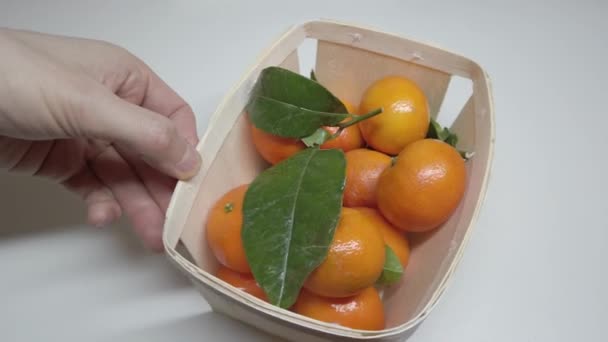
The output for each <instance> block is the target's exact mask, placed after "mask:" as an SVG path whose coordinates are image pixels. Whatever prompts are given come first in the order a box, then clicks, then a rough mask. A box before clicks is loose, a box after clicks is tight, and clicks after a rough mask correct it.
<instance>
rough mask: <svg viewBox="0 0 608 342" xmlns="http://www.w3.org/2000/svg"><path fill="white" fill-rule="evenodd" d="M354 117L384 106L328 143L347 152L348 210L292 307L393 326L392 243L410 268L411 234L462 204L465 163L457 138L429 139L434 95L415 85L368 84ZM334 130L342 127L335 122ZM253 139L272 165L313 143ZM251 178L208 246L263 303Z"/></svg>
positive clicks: (214, 226)
mask: <svg viewBox="0 0 608 342" xmlns="http://www.w3.org/2000/svg"><path fill="white" fill-rule="evenodd" d="M344 104H345V106H346V107H347V109H348V110H349V112H350V113H351V114H359V113H368V112H370V111H372V110H374V109H375V108H382V112H381V113H380V114H379V115H376V116H373V117H371V118H369V119H367V120H364V121H361V122H359V123H357V124H356V125H353V126H350V127H348V128H346V129H345V130H343V131H342V132H341V134H340V135H339V136H337V137H336V138H334V139H332V140H329V141H327V142H325V143H324V144H323V145H321V147H320V148H321V149H341V150H342V151H344V153H345V157H346V181H345V187H344V194H343V207H342V211H341V214H340V220H339V223H338V226H337V227H336V230H335V234H334V238H333V242H332V244H331V246H330V248H329V252H328V254H327V257H326V259H325V260H324V262H323V263H322V264H321V265H320V266H319V267H318V268H316V269H315V270H314V271H313V272H312V273H311V274H310V276H309V277H308V278H307V280H306V282H305V284H304V286H303V289H302V291H301V293H300V295H299V297H298V299H297V301H296V303H295V304H294V305H293V306H292V307H291V310H292V311H294V312H296V313H299V314H301V315H305V316H308V317H311V318H314V319H317V320H320V321H324V322H330V323H335V324H340V325H342V326H345V327H349V328H353V329H363V330H380V329H383V328H384V327H385V317H384V308H383V302H382V299H381V297H380V295H379V292H378V290H377V288H379V286H378V285H377V280H378V278H379V276H380V275H381V273H382V271H383V266H384V263H385V246H386V245H388V246H389V247H390V248H391V249H392V251H393V252H394V254H395V255H396V256H397V257H398V259H399V262H400V263H401V266H402V267H403V268H404V269H405V268H406V267H407V265H408V259H409V256H410V243H409V240H408V237H407V235H406V234H415V233H419V232H426V231H430V230H433V229H436V228H438V227H440V226H441V224H443V223H444V222H445V221H446V220H447V219H448V218H449V217H450V216H451V215H452V213H453V212H454V211H455V210H456V207H457V206H458V205H459V203H460V201H461V199H462V197H463V195H464V191H465V183H466V170H465V160H464V159H463V157H462V156H461V154H460V153H459V152H458V151H457V150H456V148H455V147H453V146H452V145H450V144H448V143H446V142H444V141H442V140H439V139H435V138H428V137H427V132H428V130H429V122H430V114H429V105H428V100H427V98H426V96H425V94H424V92H423V91H422V90H421V89H420V88H419V87H418V86H417V85H416V83H415V82H413V81H411V80H409V79H407V78H404V77H400V76H390V77H384V78H382V79H379V80H377V81H376V82H374V83H373V84H371V85H370V86H369V88H368V89H367V90H366V91H365V93H364V94H363V96H362V100H361V102H360V104H359V106H358V108H356V107H354V106H352V105H351V104H348V103H344ZM326 129H327V130H329V131H330V132H331V133H335V128H332V127H327V128H326ZM251 133H252V140H253V143H254V145H255V147H256V149H257V151H258V152H259V154H260V155H261V156H262V157H263V158H264V159H265V160H266V161H267V162H269V163H270V164H272V165H274V164H277V163H279V162H281V161H283V160H285V159H286V158H288V157H290V156H292V155H294V154H295V153H297V152H298V151H300V150H302V149H304V148H306V146H305V145H304V143H302V141H300V140H298V139H288V138H283V137H278V136H273V135H271V134H269V133H266V132H264V131H262V130H260V129H258V128H256V127H255V126H253V125H251ZM247 186H248V185H247V184H244V185H241V186H238V187H236V188H233V189H231V190H230V191H228V192H227V193H225V194H224V195H223V196H222V197H221V198H220V199H219V200H217V202H216V203H215V206H214V207H213V208H212V210H211V212H210V213H209V218H208V221H207V227H206V236H207V242H208V244H209V247H210V248H211V250H212V251H213V253H214V255H215V256H216V258H217V260H218V261H219V263H220V268H219V269H218V270H217V273H216V276H217V277H218V278H220V279H222V280H223V281H225V282H227V283H229V284H231V285H233V286H235V287H236V288H239V289H241V290H243V291H245V292H247V293H249V294H251V295H253V296H256V297H258V298H260V299H262V300H266V295H265V293H264V291H263V290H262V289H261V288H260V287H259V286H258V284H257V283H256V281H255V279H254V278H253V276H252V275H251V270H250V268H249V265H248V262H247V259H246V256H245V251H244V249H243V244H242V240H241V227H242V223H243V215H242V212H241V210H242V205H243V199H244V196H245V193H246V191H247Z"/></svg>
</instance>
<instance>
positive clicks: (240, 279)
mask: <svg viewBox="0 0 608 342" xmlns="http://www.w3.org/2000/svg"><path fill="white" fill-rule="evenodd" d="M215 276H216V277H218V278H220V279H221V280H223V281H225V282H227V283H228V284H230V285H232V286H234V287H236V288H237V289H239V290H241V291H244V292H247V293H249V294H250V295H252V296H255V297H258V298H259V299H261V300H264V301H268V297H267V296H266V293H265V292H264V290H262V288H261V287H260V285H258V283H257V282H256V281H255V279H254V278H253V276H252V275H251V274H243V273H239V272H235V271H233V270H231V269H229V268H228V267H225V266H220V267H219V268H218V270H217V272H216V274H215Z"/></svg>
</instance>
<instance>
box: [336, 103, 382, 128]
mask: <svg viewBox="0 0 608 342" xmlns="http://www.w3.org/2000/svg"><path fill="white" fill-rule="evenodd" d="M380 113H382V108H378V109H375V110H372V111H371V112H369V113H367V114H365V115H353V116H351V117H353V119H352V120H349V121H348V122H342V123H339V124H338V125H336V126H337V127H340V130H343V129H345V128H347V127H350V126H352V125H356V124H357V123H359V122H361V121H363V120H367V119H369V118H371V117H372V116H376V115H378V114H380Z"/></svg>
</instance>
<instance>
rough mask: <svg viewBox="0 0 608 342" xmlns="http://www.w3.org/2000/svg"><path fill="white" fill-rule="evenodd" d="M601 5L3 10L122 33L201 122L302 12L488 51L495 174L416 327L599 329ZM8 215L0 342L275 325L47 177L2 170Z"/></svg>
mask: <svg viewBox="0 0 608 342" xmlns="http://www.w3.org/2000/svg"><path fill="white" fill-rule="evenodd" d="M51 3H52V4H51ZM606 4H607V3H606V2H605V1H601V0H596V1H586V2H585V1H577V2H575V1H569V2H568V4H561V5H556V4H554V3H550V2H549V1H547V2H546V3H541V2H539V1H537V2H536V4H532V2H531V1H477V2H474V1H453V2H445V3H444V4H439V2H435V1H397V0H395V1H378V2H377V3H373V4H372V2H371V1H368V2H360V4H354V1H339V2H338V1H298V2H288V1H272V2H270V1H242V2H237V1H190V2H186V1H146V0H139V1H95V2H94V1H53V2H50V1H49V2H46V1H17V0H14V1H11V0H8V1H7V0H0V25H2V26H9V27H16V28H26V29H34V30H40V31H45V32H51V33H58V34H69V35H78V36H85V37H91V38H98V39H105V40H109V41H112V42H114V43H118V44H121V45H123V46H125V47H126V48H128V49H130V50H131V51H132V52H134V53H135V54H137V55H139V56H140V57H141V58H142V59H144V60H145V61H146V62H148V63H149V64H150V65H151V66H152V67H153V68H154V69H155V70H156V71H157V72H158V73H159V74H160V75H161V77H163V78H164V79H165V80H166V81H167V82H168V83H169V84H170V85H172V86H173V87H174V88H175V89H176V90H177V91H178V92H179V93H180V94H181V95H182V96H183V97H184V98H185V99H186V100H187V101H188V102H189V103H191V105H192V106H193V108H194V110H195V112H196V113H197V116H198V129H199V132H200V133H202V132H203V131H204V130H205V129H206V126H207V120H208V117H209V114H210V113H211V112H212V111H213V110H214V108H215V106H216V105H217V104H218V102H219V101H220V99H221V97H222V96H223V95H224V94H225V93H226V92H227V90H228V89H229V88H230V87H232V85H233V84H234V83H235V82H236V81H237V80H238V78H239V77H240V75H241V74H242V73H243V72H244V71H245V70H246V69H247V67H248V66H249V65H251V63H252V62H253V60H254V58H255V57H256V56H257V55H258V54H259V53H260V52H261V51H262V49H264V48H265V47H266V46H267V45H268V44H269V43H270V42H272V41H273V40H274V39H275V38H276V37H277V36H278V35H279V34H280V33H282V32H283V31H284V30H285V29H286V28H287V27H288V26H289V25H291V24H294V23H299V22H302V21H305V20H308V19H316V18H321V17H323V18H332V19H338V20H346V21H353V22H359V23H363V24H366V25H371V26H375V27H378V28H380V29H383V30H387V31H392V32H395V33H398V34H402V35H407V36H410V37H413V38H415V39H420V40H424V41H431V42H434V43H436V44H438V45H440V46H444V47H446V48H448V49H451V50H454V51H456V52H459V53H461V54H463V55H465V56H468V57H470V58H472V59H474V60H476V61H478V62H479V63H481V65H482V66H483V67H484V68H486V69H487V71H488V72H489V74H490V76H491V78H492V80H493V86H494V92H495V93H494V99H495V104H496V119H497V127H496V134H497V145H496V151H495V152H496V155H495V162H494V167H493V177H492V180H491V183H490V187H489V191H488V194H487V201H486V204H485V206H484V208H483V212H482V214H481V217H480V218H479V221H478V224H477V226H476V228H475V234H474V235H473V237H472V239H471V240H470V243H469V245H468V249H467V251H466V253H465V256H464V259H463V260H462V262H461V264H460V267H459V268H458V270H457V272H456V274H455V276H454V278H453V281H452V282H451V286H450V287H449V289H448V290H447V291H446V293H445V295H444V297H443V299H442V301H441V302H440V303H439V305H438V306H437V307H436V309H435V310H434V311H433V312H432V314H431V315H430V316H429V317H428V318H427V319H426V321H424V322H423V323H422V325H421V326H420V327H419V329H417V331H416V332H415V333H414V335H413V336H412V337H411V338H410V339H409V341H412V342H422V341H574V340H580V341H606V340H608V333H607V332H606V320H607V319H608V294H607V291H606V289H607V288H608V274H607V270H608V267H607V263H606V261H607V260H608V256H607V254H606V253H607V252H608V250H607V249H606V242H607V241H608V200H606V193H608V181H606V177H607V175H608V162H607V159H608V153H607V152H606V148H607V147H608V143H607V142H606V141H607V138H606V132H607V128H608V112H606V103H607V102H606V101H607V98H608V92H607V91H606V79H608V72H607V70H608V68H607V66H606V65H607V63H608V44H606V39H607V35H606V32H608V24H607V21H606V17H607V16H608V6H607V5H606ZM1 56H2V53H1V51H0V62H1V61H2V57H1ZM0 215H1V221H0V222H1V223H0V227H1V230H0V232H1V235H0V271H1V272H2V273H1V274H2V275H1V276H0V340H1V341H42V340H44V341H60V340H64V341H78V340H83V341H84V340H86V341H92V340H94V341H236V340H239V339H241V338H249V339H250V340H251V341H266V340H269V339H270V337H269V336H267V335H264V334H262V333H259V332H257V331H256V330H254V329H252V328H249V327H247V326H245V325H243V324H240V323H237V322H235V321H232V320H230V319H227V318H225V317H223V316H221V315H218V314H215V313H212V312H211V311H210V309H209V306H208V305H207V303H206V302H205V301H204V300H203V299H202V298H201V297H200V296H199V295H198V293H197V292H195V291H194V290H193V289H192V288H191V287H190V285H189V283H188V282H187V281H186V280H185V279H184V278H183V277H182V276H181V274H179V273H178V272H177V271H175V270H174V269H173V268H172V267H171V266H170V264H169V263H168V262H167V261H166V259H165V257H163V256H159V255H152V254H149V253H147V252H146V251H144V250H143V249H142V248H141V247H140V245H139V242H138V241H136V240H135V239H133V237H132V235H131V232H130V230H129V228H128V226H127V225H125V224H124V223H123V224H117V225H115V226H113V227H110V228H108V229H104V230H95V229H93V228H91V227H88V226H86V225H85V224H83V222H84V221H83V220H84V214H83V206H82V204H81V203H80V202H79V201H78V200H77V199H75V198H74V197H73V196H72V195H70V194H67V193H66V192H64V191H63V190H62V189H60V188H59V187H57V186H55V185H50V184H48V183H46V182H44V181H41V180H34V179H29V178H24V177H19V176H14V175H5V174H2V175H0Z"/></svg>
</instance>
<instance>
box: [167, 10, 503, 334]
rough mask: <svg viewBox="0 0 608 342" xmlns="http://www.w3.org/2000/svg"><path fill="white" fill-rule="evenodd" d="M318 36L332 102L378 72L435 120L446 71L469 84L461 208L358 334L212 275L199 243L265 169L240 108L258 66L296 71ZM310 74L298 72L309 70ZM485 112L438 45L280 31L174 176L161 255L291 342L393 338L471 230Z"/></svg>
mask: <svg viewBox="0 0 608 342" xmlns="http://www.w3.org/2000/svg"><path fill="white" fill-rule="evenodd" d="M307 39H313V40H317V54H316V66H315V73H316V76H317V78H318V80H319V82H321V83H322V84H323V85H325V86H326V87H327V88H328V89H329V90H330V91H332V92H333V93H334V94H336V95H337V96H338V97H339V98H341V99H344V100H347V101H349V102H351V103H359V100H360V96H361V95H362V93H363V91H364V88H365V87H367V86H368V85H369V84H371V83H372V82H373V81H374V80H376V79H378V78H380V77H383V76H386V75H390V74H392V75H402V76H406V77H409V78H410V79H413V80H414V81H416V82H417V83H418V84H419V85H420V87H421V88H422V89H423V90H424V92H425V93H426V96H427V97H428V99H429V104H430V108H431V113H432V115H433V116H436V115H437V113H438V111H439V108H440V106H441V104H442V102H443V100H444V97H445V94H446V91H447V89H448V85H449V84H450V81H451V79H453V76H458V77H461V78H464V79H468V80H470V81H472V94H471V96H470V97H468V99H467V100H466V101H462V102H463V103H465V102H466V104H465V105H464V107H463V108H462V109H461V110H460V113H459V115H458V116H457V117H456V119H455V121H454V123H453V124H452V125H451V129H452V130H453V131H455V132H456V133H457V134H458V135H459V138H460V139H459V146H458V147H459V148H462V149H466V150H471V151H474V153H475V155H474V157H473V158H472V159H471V160H469V161H468V162H467V175H468V178H467V189H466V193H465V196H464V199H463V200H462V202H461V204H460V206H459V207H458V209H457V211H456V212H455V213H454V214H453V215H452V217H451V218H450V219H449V221H448V222H446V223H445V224H444V225H443V226H442V227H440V228H439V229H437V230H435V231H433V232H431V233H429V234H424V235H422V236H420V237H419V238H417V239H415V240H414V241H413V242H412V243H413V248H412V251H411V257H410V262H409V264H408V266H407V268H406V271H405V273H404V276H403V278H402V279H401V281H400V283H399V284H397V285H394V286H392V287H390V288H388V289H386V290H384V293H383V300H384V303H385V312H386V328H385V329H384V330H381V331H362V330H354V329H349V328H345V327H342V326H338V325H335V324H329V323H323V322H319V321H316V320H312V319H309V318H306V317H303V316H300V315H298V314H295V313H293V312H291V311H288V310H284V309H280V308H278V307H275V306H272V305H270V304H268V303H266V302H263V301H261V300H259V299H257V298H255V297H253V296H251V295H249V294H246V293H245V292H243V291H240V290H238V289H236V288H234V287H232V286H230V285H229V284H227V283H225V282H223V281H221V280H219V279H218V278H216V277H215V276H213V273H214V272H215V270H216V268H217V266H218V264H217V262H216V259H215V258H214V256H213V254H212V253H211V251H210V250H209V248H208V247H207V242H206V240H205V234H204V229H205V222H206V219H207V214H208V210H209V209H210V207H211V206H212V205H213V203H214V202H215V201H216V200H217V199H218V198H219V197H220V196H221V195H222V194H224V193H225V192H226V191H228V190H229V189H231V188H232V187H234V186H237V185H240V184H242V183H246V182H251V181H252V180H253V179H254V178H255V176H256V175H257V174H258V173H259V172H260V171H261V170H263V169H264V168H265V167H267V166H268V165H267V164H266V163H265V162H264V161H263V160H262V159H261V157H260V156H259V155H258V153H257V152H256V150H255V148H254V146H253V144H252V142H251V138H250V132H249V129H248V120H247V117H246V115H243V109H244V107H245V105H246V103H247V102H248V100H249V94H250V91H251V89H252V87H253V85H254V83H255V81H256V78H257V77H258V75H259V73H260V71H261V70H262V69H264V68H265V67H268V66H274V65H280V66H282V67H285V68H289V69H291V70H294V71H299V70H298V69H299V58H298V48H299V47H300V46H301V44H302V43H303V42H304V41H305V40H307ZM309 71H310V70H304V72H309ZM493 145H494V113H493V107H492V98H491V88H490V83H489V79H488V77H487V75H486V73H485V72H484V70H482V69H481V67H480V66H479V65H477V64H476V63H475V62H473V61H471V60H469V59H467V58H464V57H462V56H459V55H456V54H454V53H451V52H448V51H445V50H443V49H440V48H437V47H434V46H430V45H428V44H423V43H420V42H415V41H412V40H409V39H405V38H402V37H398V36H395V35H392V34H388V33H384V32H379V31H376V30H373V29H368V28H363V27H359V26H353V25H346V24H341V23H335V22H331V21H324V20H320V21H311V22H306V23H304V24H302V25H298V26H295V27H292V28H291V29H290V30H288V31H287V32H286V33H285V34H283V35H282V36H281V37H280V38H279V39H278V40H277V41H276V42H275V43H274V44H273V45H272V46H271V47H270V48H269V49H268V50H266V52H265V53H264V54H263V55H262V56H261V57H260V59H259V60H258V61H257V63H255V64H254V65H253V67H252V68H251V69H250V70H249V71H248V72H247V73H246V74H245V76H244V77H243V78H242V79H241V81H240V82H239V83H238V84H237V85H236V87H235V88H234V89H233V90H232V91H231V92H230V93H229V94H228V96H226V97H225V99H224V100H223V102H222V103H221V104H220V105H219V107H218V108H217V110H216V112H215V113H214V114H213V116H212V117H211V119H210V121H209V126H208V129H207V131H206V133H205V134H204V136H203V137H202V138H201V140H200V143H199V145H198V147H197V149H198V151H199V152H200V153H201V155H202V159H203V166H202V169H201V170H200V172H199V173H198V174H197V175H196V176H195V177H194V178H192V179H191V180H190V181H187V182H179V183H178V184H177V187H176V189H175V193H174V195H173V198H172V200H171V203H170V205H169V209H168V211H167V219H166V224H165V229H164V235H163V240H164V244H165V248H166V251H167V253H168V255H169V257H170V259H171V260H172V261H173V262H174V263H175V265H177V267H178V268H180V269H181V270H183V271H184V272H185V273H186V274H187V275H188V277H189V278H190V279H191V281H192V283H193V284H194V285H195V286H196V287H197V288H198V289H199V290H200V292H201V294H202V295H203V297H204V298H205V299H206V300H207V301H208V303H209V304H210V306H211V307H212V308H213V310H214V311H216V312H220V313H223V314H225V315H228V316H230V317H233V318H235V319H237V320H240V321H242V322H245V323H247V324H250V325H252V326H254V327H256V328H258V329H261V330H263V331H266V332H268V333H270V334H273V335H278V336H281V337H283V338H285V339H288V340H293V341H336V340H378V341H385V340H394V339H402V338H404V337H406V336H408V335H409V334H410V333H411V332H412V331H413V328H414V327H416V326H417V324H419V323H420V322H421V321H422V320H423V319H424V318H425V317H426V316H427V315H428V314H429V312H430V311H431V309H432V308H433V307H434V306H435V304H436V303H437V301H438V299H439V298H440V296H441V294H442V292H443V291H444V289H445V287H446V285H447V283H448V280H449V279H450V277H451V275H452V273H453V272H454V269H455V267H456V266H457V264H458V261H459V260H460V258H461V257H462V253H463V251H464V247H465V245H466V242H467V240H468V238H469V236H470V233H471V228H472V226H473V224H474V222H475V220H476V218H477V216H478V214H479V211H480V208H481V205H482V202H483V198H484V194H485V190H486V184H487V182H488V178H489V172H490V166H491V162H492V153H493Z"/></svg>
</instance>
